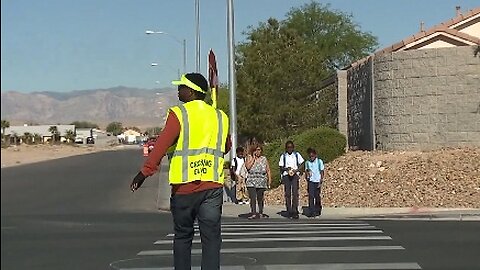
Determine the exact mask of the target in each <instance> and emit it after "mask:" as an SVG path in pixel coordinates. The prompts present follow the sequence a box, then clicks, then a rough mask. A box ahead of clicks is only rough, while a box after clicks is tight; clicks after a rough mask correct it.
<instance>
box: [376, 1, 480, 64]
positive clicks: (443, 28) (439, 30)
mask: <svg viewBox="0 0 480 270" xmlns="http://www.w3.org/2000/svg"><path fill="white" fill-rule="evenodd" d="M479 18H480V7H478V8H474V9H472V10H470V11H468V12H466V13H465V14H459V15H458V16H456V17H455V18H452V19H450V20H448V21H445V22H443V23H440V24H438V25H435V26H434V27H432V28H430V29H428V30H426V31H420V32H418V33H416V34H414V35H413V36H410V37H407V38H405V39H403V40H402V41H400V42H397V43H395V44H393V45H391V46H388V47H385V48H383V49H381V50H378V51H377V52H375V55H378V54H384V53H389V52H395V51H400V50H409V49H416V48H418V47H422V46H421V45H422V44H427V43H428V42H429V41H430V42H431V41H434V40H438V39H442V40H444V41H446V42H449V43H452V44H457V45H461V44H463V46H468V45H476V44H480V38H479V37H476V36H472V35H469V34H467V33H463V32H460V31H459V30H461V29H463V26H464V25H467V24H468V23H471V22H472V21H474V20H478V19H479Z"/></svg>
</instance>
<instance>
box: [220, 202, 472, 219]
mask: <svg viewBox="0 0 480 270" xmlns="http://www.w3.org/2000/svg"><path fill="white" fill-rule="evenodd" d="M300 208H301V207H300ZM299 210H301V209H299ZM283 211H285V207H284V206H281V205H268V206H265V209H264V213H265V214H267V215H269V216H270V219H285V220H286V218H285V217H283V216H282V215H281V214H282V212H283ZM249 212H250V205H239V204H233V203H223V216H224V217H245V216H246V215H247V214H248V213H249ZM347 218H364V219H421V220H425V219H435V220H465V221H466V220H475V221H480V209H476V208H416V207H381V208H361V207H358V208H357V207H324V208H323V210H322V216H321V217H317V218H316V219H347ZM300 219H312V218H308V217H306V216H305V215H302V214H301V213H300Z"/></svg>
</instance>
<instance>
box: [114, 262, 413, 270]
mask: <svg viewBox="0 0 480 270" xmlns="http://www.w3.org/2000/svg"><path fill="white" fill-rule="evenodd" d="M256 268H258V269H264V270H291V269H295V270H418V269H422V267H420V265H418V263H412V262H402V263H319V264H267V265H251V266H242V265H225V266H223V265H222V266H221V267H220V269H221V270H246V269H256ZM172 269H173V268H172V267H150V268H148V267H147V268H121V269H119V270H172ZM200 269H201V267H200V266H194V267H192V270H200Z"/></svg>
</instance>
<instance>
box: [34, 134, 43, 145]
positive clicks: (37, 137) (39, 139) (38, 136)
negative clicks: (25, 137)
mask: <svg viewBox="0 0 480 270" xmlns="http://www.w3.org/2000/svg"><path fill="white" fill-rule="evenodd" d="M33 142H34V143H35V144H38V143H40V142H42V136H41V135H40V134H38V133H34V134H33Z"/></svg>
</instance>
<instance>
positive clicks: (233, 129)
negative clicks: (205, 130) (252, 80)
mask: <svg viewBox="0 0 480 270" xmlns="http://www.w3.org/2000/svg"><path fill="white" fill-rule="evenodd" d="M233 15H234V13H233V0H227V35H228V85H229V87H230V136H231V139H232V150H231V151H230V153H231V157H232V159H233V158H234V157H235V151H236V150H235V149H237V144H238V142H237V94H236V76H235V43H234V18H233Z"/></svg>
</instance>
